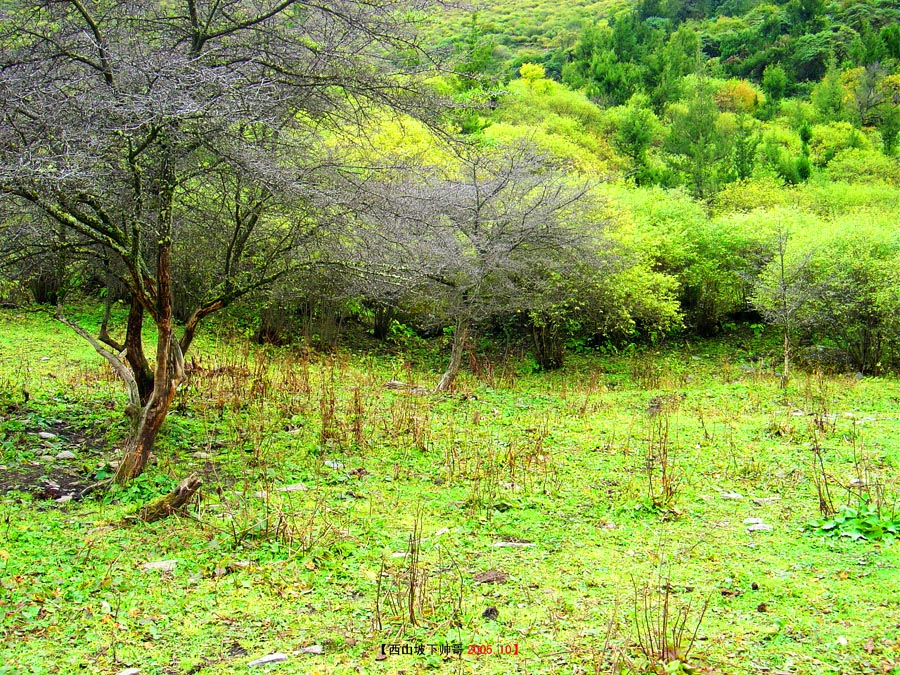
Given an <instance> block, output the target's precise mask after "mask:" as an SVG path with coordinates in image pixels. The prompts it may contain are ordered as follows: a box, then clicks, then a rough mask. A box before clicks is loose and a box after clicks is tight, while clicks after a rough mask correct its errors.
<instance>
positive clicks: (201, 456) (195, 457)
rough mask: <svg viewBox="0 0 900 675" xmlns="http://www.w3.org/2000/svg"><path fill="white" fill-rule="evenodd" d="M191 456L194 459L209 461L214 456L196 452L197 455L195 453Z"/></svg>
mask: <svg viewBox="0 0 900 675" xmlns="http://www.w3.org/2000/svg"><path fill="white" fill-rule="evenodd" d="M191 456H192V457H193V458H194V459H209V458H210V457H212V455H211V454H209V453H208V452H195V453H194V454H193V455H191Z"/></svg>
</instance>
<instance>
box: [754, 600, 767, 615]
mask: <svg viewBox="0 0 900 675" xmlns="http://www.w3.org/2000/svg"><path fill="white" fill-rule="evenodd" d="M756 611H757V612H759V613H760V614H765V613H766V612H768V611H769V606H768V605H767V604H766V603H764V602H761V603H759V604H758V605H757V606H756Z"/></svg>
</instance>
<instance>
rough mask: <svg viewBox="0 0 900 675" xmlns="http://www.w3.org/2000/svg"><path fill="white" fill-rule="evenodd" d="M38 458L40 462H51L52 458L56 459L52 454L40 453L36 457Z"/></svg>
mask: <svg viewBox="0 0 900 675" xmlns="http://www.w3.org/2000/svg"><path fill="white" fill-rule="evenodd" d="M38 459H39V460H41V461H42V462H52V461H53V460H54V459H56V457H54V456H53V455H41V456H40V457H38Z"/></svg>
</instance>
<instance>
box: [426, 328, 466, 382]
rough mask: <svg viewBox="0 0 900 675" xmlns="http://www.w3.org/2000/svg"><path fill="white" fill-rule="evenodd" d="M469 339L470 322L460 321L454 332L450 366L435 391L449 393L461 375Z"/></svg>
mask: <svg viewBox="0 0 900 675" xmlns="http://www.w3.org/2000/svg"><path fill="white" fill-rule="evenodd" d="M468 337H469V322H468V321H466V320H464V319H460V320H459V321H457V322H456V329H455V330H454V331H453V347H452V348H451V350H450V365H449V366H447V371H446V372H445V373H444V374H443V375H442V376H441V381H440V382H438V385H437V386H436V387H435V388H434V390H435V391H448V390H449V389H450V388H451V387H452V386H453V382H454V381H455V380H456V376H457V375H458V374H459V367H460V365H462V357H463V352H464V351H465V348H466V340H467V339H468Z"/></svg>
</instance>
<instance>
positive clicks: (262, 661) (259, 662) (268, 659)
mask: <svg viewBox="0 0 900 675" xmlns="http://www.w3.org/2000/svg"><path fill="white" fill-rule="evenodd" d="M287 660H288V657H287V654H280V653H278V652H276V653H275V654H266V655H265V656H262V657H260V658H258V659H256V660H255V661H251V662H250V663H248V664H247V665H248V666H250V667H251V668H252V667H253V666H264V665H266V664H267V663H281V662H282V661H287Z"/></svg>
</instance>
